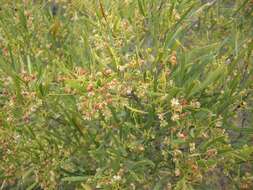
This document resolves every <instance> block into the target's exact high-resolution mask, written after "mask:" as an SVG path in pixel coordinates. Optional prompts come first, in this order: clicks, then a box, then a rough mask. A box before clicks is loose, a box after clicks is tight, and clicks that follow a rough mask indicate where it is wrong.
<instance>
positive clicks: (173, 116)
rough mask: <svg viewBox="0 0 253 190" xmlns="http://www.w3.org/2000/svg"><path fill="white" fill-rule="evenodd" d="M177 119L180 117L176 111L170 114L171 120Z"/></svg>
mask: <svg viewBox="0 0 253 190" xmlns="http://www.w3.org/2000/svg"><path fill="white" fill-rule="evenodd" d="M179 119H180V117H179V115H178V114H177V113H173V115H172V116H171V120H172V121H178V120H179Z"/></svg>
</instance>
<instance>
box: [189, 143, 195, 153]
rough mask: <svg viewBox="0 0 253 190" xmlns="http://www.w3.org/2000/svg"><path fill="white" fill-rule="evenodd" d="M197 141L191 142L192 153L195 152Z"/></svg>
mask: <svg viewBox="0 0 253 190" xmlns="http://www.w3.org/2000/svg"><path fill="white" fill-rule="evenodd" d="M195 149H196V147H195V143H190V153H193V152H194V151H195Z"/></svg>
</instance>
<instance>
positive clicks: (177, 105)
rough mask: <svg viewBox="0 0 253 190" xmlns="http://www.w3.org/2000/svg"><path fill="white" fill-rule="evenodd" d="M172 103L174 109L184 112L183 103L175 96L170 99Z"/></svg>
mask: <svg viewBox="0 0 253 190" xmlns="http://www.w3.org/2000/svg"><path fill="white" fill-rule="evenodd" d="M170 103H171V107H172V109H173V110H174V111H176V112H182V109H183V107H182V105H181V104H180V102H179V100H178V99H176V98H173V99H172V100H171V101H170Z"/></svg>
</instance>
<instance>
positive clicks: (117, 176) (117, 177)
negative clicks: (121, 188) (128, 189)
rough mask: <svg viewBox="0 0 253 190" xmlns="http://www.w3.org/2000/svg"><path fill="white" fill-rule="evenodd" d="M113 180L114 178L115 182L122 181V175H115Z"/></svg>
mask: <svg viewBox="0 0 253 190" xmlns="http://www.w3.org/2000/svg"><path fill="white" fill-rule="evenodd" d="M112 178H113V181H120V180H121V176H120V175H114V176H113V177H112Z"/></svg>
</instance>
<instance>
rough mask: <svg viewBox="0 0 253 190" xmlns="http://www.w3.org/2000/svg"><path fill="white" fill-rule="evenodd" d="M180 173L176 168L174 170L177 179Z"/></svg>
mask: <svg viewBox="0 0 253 190" xmlns="http://www.w3.org/2000/svg"><path fill="white" fill-rule="evenodd" d="M180 174H181V172H180V170H179V169H178V168H176V169H175V176H176V177H178V176H180Z"/></svg>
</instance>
